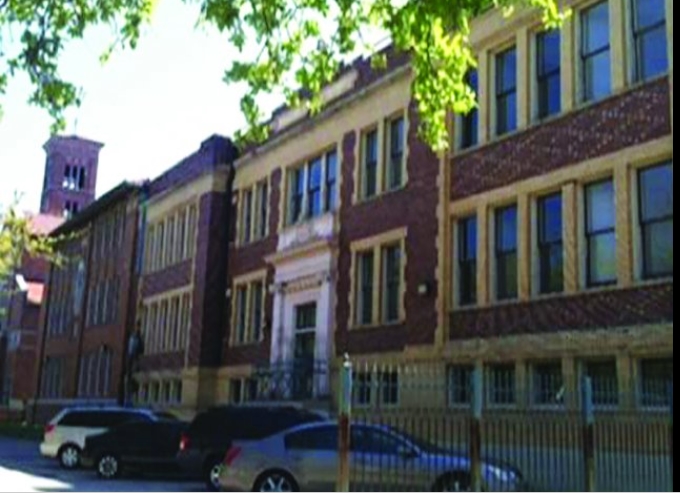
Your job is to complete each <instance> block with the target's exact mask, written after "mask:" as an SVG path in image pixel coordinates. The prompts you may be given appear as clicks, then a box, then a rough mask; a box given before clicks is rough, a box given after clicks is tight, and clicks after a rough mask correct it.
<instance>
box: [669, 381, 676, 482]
mask: <svg viewBox="0 0 680 493" xmlns="http://www.w3.org/2000/svg"><path fill="white" fill-rule="evenodd" d="M668 397H669V399H670V406H669V408H670V412H671V415H670V418H671V420H670V429H669V430H668V431H669V435H668V440H669V442H670V443H669V445H670V454H671V491H675V481H674V480H673V382H670V383H669V384H668Z"/></svg>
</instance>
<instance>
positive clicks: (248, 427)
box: [177, 405, 325, 491]
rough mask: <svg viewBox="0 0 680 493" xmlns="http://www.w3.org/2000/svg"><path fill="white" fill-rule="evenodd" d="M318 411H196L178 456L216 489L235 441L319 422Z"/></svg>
mask: <svg viewBox="0 0 680 493" xmlns="http://www.w3.org/2000/svg"><path fill="white" fill-rule="evenodd" d="M324 419H325V416H323V415H322V414H321V413H315V412H311V411H306V410H303V409H298V408H295V407H292V406H291V407H283V406H275V407H263V406H248V405H245V406H223V407H215V408H212V409H209V410H208V411H205V412H202V413H199V414H198V415H197V416H196V417H195V418H194V420H193V421H192V423H191V425H190V426H189V428H188V429H187V430H186V432H185V433H183V434H182V437H181V440H180V442H179V453H178V455H177V459H178V463H179V465H180V467H181V468H182V469H183V470H184V471H185V472H186V473H187V475H189V476H190V477H196V478H201V479H203V480H204V481H205V483H206V487H207V488H208V490H210V491H217V490H218V489H219V474H220V469H221V464H222V461H223V460H224V455H225V454H226V452H227V450H229V448H230V446H231V443H232V441H234V440H259V439H262V438H265V437H268V436H270V435H273V434H275V433H278V432H280V431H283V430H285V429H287V428H290V427H292V426H297V425H300V424H304V423H311V422H315V421H322V420H324Z"/></svg>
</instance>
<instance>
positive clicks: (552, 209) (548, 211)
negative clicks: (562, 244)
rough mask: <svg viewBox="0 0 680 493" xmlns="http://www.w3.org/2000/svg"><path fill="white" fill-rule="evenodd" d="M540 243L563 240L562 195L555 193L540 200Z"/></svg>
mask: <svg viewBox="0 0 680 493" xmlns="http://www.w3.org/2000/svg"><path fill="white" fill-rule="evenodd" d="M538 214H539V219H540V225H539V226H540V227H539V237H540V240H539V241H540V243H541V244H545V243H553V242H557V241H562V195H561V194H555V195H551V196H549V197H544V198H542V199H541V200H539V212H538Z"/></svg>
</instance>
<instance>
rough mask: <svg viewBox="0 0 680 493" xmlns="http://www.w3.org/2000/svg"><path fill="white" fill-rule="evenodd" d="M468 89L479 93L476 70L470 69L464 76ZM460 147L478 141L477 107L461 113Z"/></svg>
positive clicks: (474, 144)
mask: <svg viewBox="0 0 680 493" xmlns="http://www.w3.org/2000/svg"><path fill="white" fill-rule="evenodd" d="M465 80H466V82H467V84H468V85H469V86H470V89H472V91H473V92H474V93H475V96H477V94H479V74H478V73H477V71H476V70H474V69H473V70H470V71H469V72H468V73H467V76H466V77H465ZM460 122H461V126H460V128H461V131H460V147H461V149H469V148H470V147H474V146H476V145H477V144H478V143H479V108H478V107H474V108H472V109H471V110H470V111H469V112H468V113H467V114H466V115H461V119H460Z"/></svg>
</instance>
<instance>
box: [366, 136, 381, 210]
mask: <svg viewBox="0 0 680 493" xmlns="http://www.w3.org/2000/svg"><path fill="white" fill-rule="evenodd" d="M377 168H378V132H377V130H372V131H370V132H368V133H367V134H366V135H365V136H364V197H365V198H370V197H373V196H374V195H375V194H376V191H377V179H378V174H377V173H378V170H377Z"/></svg>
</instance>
